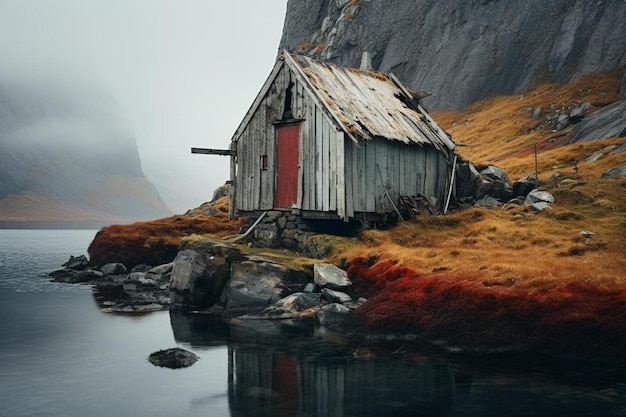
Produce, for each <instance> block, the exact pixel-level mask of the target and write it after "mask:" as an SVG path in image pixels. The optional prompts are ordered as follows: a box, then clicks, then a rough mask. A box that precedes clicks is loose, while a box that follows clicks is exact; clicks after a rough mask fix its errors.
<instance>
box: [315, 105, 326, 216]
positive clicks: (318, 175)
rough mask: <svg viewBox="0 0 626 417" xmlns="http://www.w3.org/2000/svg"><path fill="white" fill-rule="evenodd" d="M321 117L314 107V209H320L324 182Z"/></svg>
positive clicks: (318, 110) (319, 111) (317, 109)
mask: <svg viewBox="0 0 626 417" xmlns="http://www.w3.org/2000/svg"><path fill="white" fill-rule="evenodd" d="M322 129H323V118H322V116H321V110H320V109H319V108H317V107H316V109H315V181H316V190H315V210H319V211H322V210H323V206H322V200H323V198H324V197H323V195H324V184H323V181H322V175H323V174H322V171H323V170H324V166H323V165H322V163H323V156H322V153H323V149H322V148H323V142H324V141H323V138H322Z"/></svg>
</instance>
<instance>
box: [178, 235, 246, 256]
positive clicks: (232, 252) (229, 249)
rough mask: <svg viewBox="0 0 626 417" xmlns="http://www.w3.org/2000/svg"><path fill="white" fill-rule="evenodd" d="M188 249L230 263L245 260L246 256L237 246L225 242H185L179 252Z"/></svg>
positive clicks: (205, 240)
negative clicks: (214, 256) (219, 257)
mask: <svg viewBox="0 0 626 417" xmlns="http://www.w3.org/2000/svg"><path fill="white" fill-rule="evenodd" d="M186 249H190V250H194V251H196V252H207V253H209V254H212V255H217V256H221V257H222V258H224V259H226V260H227V261H228V262H236V261H240V260H243V259H245V256H244V254H243V253H242V252H241V250H240V249H239V248H237V247H236V246H233V245H229V244H226V243H223V242H216V241H214V240H207V239H202V240H183V242H182V243H181V245H180V248H179V251H182V250H186Z"/></svg>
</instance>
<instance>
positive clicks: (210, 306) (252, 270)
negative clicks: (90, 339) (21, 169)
mask: <svg viewBox="0 0 626 417" xmlns="http://www.w3.org/2000/svg"><path fill="white" fill-rule="evenodd" d="M49 276H50V278H51V279H52V280H54V281H56V282H65V283H73V284H88V285H92V286H93V289H94V296H95V298H96V301H97V302H98V304H99V306H100V307H101V308H102V309H103V311H105V312H112V313H148V312H152V311H159V310H166V309H174V310H178V311H182V312H193V313H202V314H205V315H209V316H211V317H212V318H218V319H221V320H225V321H229V320H234V319H236V320H281V321H284V322H290V323H294V322H302V323H307V324H308V323H311V324H314V323H315V324H317V325H321V326H325V327H329V328H335V329H337V328H339V327H341V324H342V323H343V322H344V320H345V318H346V317H347V316H348V315H349V313H350V312H352V311H354V310H355V309H357V308H358V307H359V306H360V305H362V304H363V303H365V301H366V300H365V299H364V298H358V299H354V298H353V297H352V296H351V295H349V291H350V287H351V286H352V283H351V282H350V280H349V279H348V277H347V273H346V271H344V270H342V269H340V268H338V267H336V266H335V265H332V264H327V263H319V264H315V265H313V268H312V270H307V269H295V268H291V267H287V266H285V265H281V264H279V263H277V262H275V261H273V260H272V259H269V258H266V257H261V256H254V255H252V256H250V255H246V254H244V253H243V252H242V251H241V250H240V249H239V248H237V247H236V246H235V245H230V244H225V243H222V242H216V241H212V240H185V241H183V243H182V244H181V247H180V250H179V252H178V255H177V256H176V259H175V260H174V261H173V262H171V263H167V264H163V265H157V266H150V265H137V266H135V267H133V268H132V269H131V270H130V271H128V270H127V268H126V267H125V266H124V265H123V264H121V263H108V264H105V265H102V266H96V265H92V264H90V263H89V260H88V259H87V258H86V257H85V256H84V255H81V256H78V257H74V256H72V257H70V259H69V260H68V261H67V262H66V263H65V264H63V268H62V269H59V270H56V271H53V272H51V273H50V274H49Z"/></svg>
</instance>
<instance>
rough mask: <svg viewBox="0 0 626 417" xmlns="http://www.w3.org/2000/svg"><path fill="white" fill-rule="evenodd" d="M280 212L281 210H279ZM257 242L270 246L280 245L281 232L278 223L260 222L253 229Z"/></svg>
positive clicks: (276, 246)
mask: <svg viewBox="0 0 626 417" xmlns="http://www.w3.org/2000/svg"><path fill="white" fill-rule="evenodd" d="M279 213H280V212H279ZM253 233H254V239H255V241H256V243H258V244H260V245H261V246H265V247H268V248H278V247H280V233H279V229H278V225H277V224H276V223H262V224H259V225H258V226H257V227H256V228H255V229H254V231H253Z"/></svg>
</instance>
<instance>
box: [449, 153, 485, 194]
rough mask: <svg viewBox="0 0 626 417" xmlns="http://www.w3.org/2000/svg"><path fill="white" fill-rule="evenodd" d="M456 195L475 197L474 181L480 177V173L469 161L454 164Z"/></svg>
mask: <svg viewBox="0 0 626 417" xmlns="http://www.w3.org/2000/svg"><path fill="white" fill-rule="evenodd" d="M455 177H456V181H455V182H456V196H457V198H465V197H475V196H476V182H477V181H478V179H479V178H480V173H479V172H478V171H477V170H476V168H475V167H474V165H472V163H470V162H464V163H461V164H457V165H456V171H455Z"/></svg>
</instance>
